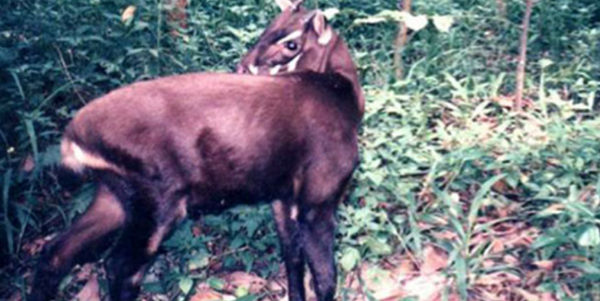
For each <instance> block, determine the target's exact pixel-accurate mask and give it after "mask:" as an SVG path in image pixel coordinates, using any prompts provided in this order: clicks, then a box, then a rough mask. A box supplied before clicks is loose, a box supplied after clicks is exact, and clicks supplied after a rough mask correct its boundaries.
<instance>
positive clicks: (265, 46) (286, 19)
mask: <svg viewBox="0 0 600 301" xmlns="http://www.w3.org/2000/svg"><path fill="white" fill-rule="evenodd" d="M302 1H303V0H296V1H295V2H291V1H290V0H276V2H277V4H278V5H279V7H280V8H281V9H282V13H281V14H280V15H279V16H278V17H277V18H275V20H273V22H271V24H270V25H269V27H267V29H266V30H265V31H264V32H263V34H262V35H261V36H260V38H259V40H258V42H257V43H256V44H255V46H254V47H253V48H252V49H251V50H250V51H249V52H248V54H246V56H244V58H243V59H242V60H241V62H240V63H239V64H238V67H237V72H238V73H244V74H253V75H276V74H280V73H286V72H292V71H313V72H319V73H337V74H339V75H342V76H344V77H346V78H347V79H348V80H350V81H351V82H352V84H353V87H354V92H355V95H356V98H357V99H356V101H357V103H358V106H359V110H360V111H361V113H362V112H363V111H364V97H363V94H362V90H361V87H360V82H359V80H358V74H357V72H356V66H355V65H354V62H353V60H352V56H351V55H350V52H349V51H348V48H347V47H346V44H345V43H344V42H343V41H342V39H341V38H340V37H339V36H338V35H337V33H335V31H334V30H333V29H332V28H331V26H330V25H329V24H328V23H327V20H326V19H325V15H324V14H323V12H321V11H320V10H307V9H305V8H304V7H302Z"/></svg>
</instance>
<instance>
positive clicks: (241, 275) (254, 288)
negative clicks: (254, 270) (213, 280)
mask: <svg viewBox="0 0 600 301" xmlns="http://www.w3.org/2000/svg"><path fill="white" fill-rule="evenodd" d="M223 280H225V281H226V282H227V288H226V290H227V291H230V290H231V291H233V290H235V289H236V288H238V287H243V288H246V289H248V291H249V292H251V293H253V294H254V293H258V292H259V291H260V290H262V289H263V288H264V287H265V285H266V284H267V281H266V280H265V279H263V278H260V277H258V276H256V275H252V274H249V273H245V272H233V273H231V274H228V275H226V276H224V277H223Z"/></svg>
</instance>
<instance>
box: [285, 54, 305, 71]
mask: <svg viewBox="0 0 600 301" xmlns="http://www.w3.org/2000/svg"><path fill="white" fill-rule="evenodd" d="M301 56H302V54H298V55H297V56H296V57H295V58H293V59H292V60H291V61H290V62H289V63H288V64H287V71H288V72H292V71H294V70H296V67H297V66H298V61H299V60H300V57H301Z"/></svg>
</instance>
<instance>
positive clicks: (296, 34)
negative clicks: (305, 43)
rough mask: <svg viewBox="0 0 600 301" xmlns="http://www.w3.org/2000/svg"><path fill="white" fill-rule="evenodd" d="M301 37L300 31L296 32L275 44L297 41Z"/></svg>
mask: <svg viewBox="0 0 600 301" xmlns="http://www.w3.org/2000/svg"><path fill="white" fill-rule="evenodd" d="M301 36H302V30H296V31H294V32H292V33H290V34H289V35H287V36H285V38H282V39H280V40H279V41H277V44H283V43H285V42H287V41H291V40H293V39H297V38H299V37H301Z"/></svg>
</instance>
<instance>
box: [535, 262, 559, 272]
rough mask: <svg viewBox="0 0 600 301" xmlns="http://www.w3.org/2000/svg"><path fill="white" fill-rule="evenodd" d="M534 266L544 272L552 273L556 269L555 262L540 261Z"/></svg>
mask: <svg viewBox="0 0 600 301" xmlns="http://www.w3.org/2000/svg"><path fill="white" fill-rule="evenodd" d="M533 264H534V265H535V266H537V267H538V268H540V269H544V270H548V271H550V270H552V269H553V268H554V261H553V260H538V261H535V262H534V263H533Z"/></svg>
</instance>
